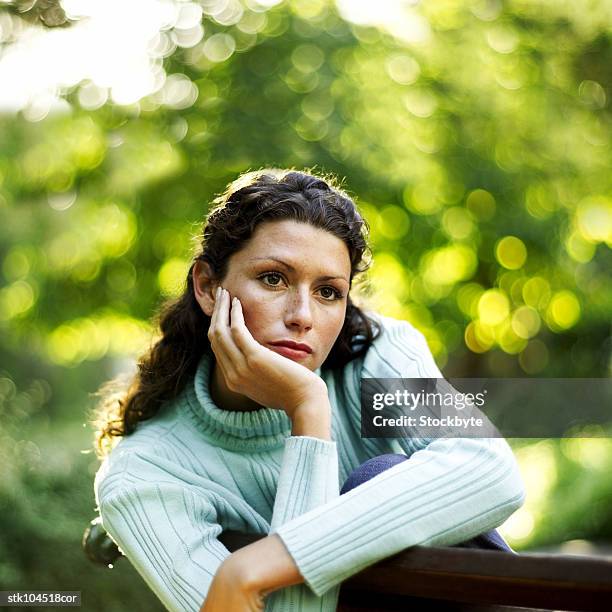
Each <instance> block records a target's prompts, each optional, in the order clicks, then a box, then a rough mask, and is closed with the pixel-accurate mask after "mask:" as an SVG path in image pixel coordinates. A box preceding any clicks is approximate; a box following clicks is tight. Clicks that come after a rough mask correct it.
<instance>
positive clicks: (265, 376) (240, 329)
mask: <svg viewBox="0 0 612 612" xmlns="http://www.w3.org/2000/svg"><path fill="white" fill-rule="evenodd" d="M208 339H209V340H210V345H211V348H212V350H213V352H214V353H215V356H216V358H217V364H218V366H219V367H220V368H221V372H222V373H223V376H224V378H225V381H226V384H227V386H228V387H229V389H230V390H231V391H235V392H237V393H241V394H243V395H246V396H247V397H249V398H251V399H252V400H254V401H255V402H257V403H258V404H261V405H262V406H266V407H269V408H276V409H280V410H284V411H285V412H286V413H287V415H288V416H289V417H290V418H292V419H293V417H294V415H295V413H296V411H298V410H299V409H300V408H301V407H303V406H305V405H307V404H312V403H313V401H315V402H316V401H321V399H325V402H326V403H327V402H328V401H329V400H328V396H327V386H326V385H325V382H324V381H323V379H321V378H320V377H319V376H317V375H316V374H315V373H314V372H311V371H310V370H309V369H308V368H306V367H305V366H303V365H300V364H299V363H296V362H295V361H292V360H291V359H288V358H286V357H283V356H282V355H279V354H278V353H276V352H274V351H273V350H271V349H269V348H267V347H265V346H263V345H262V344H260V343H259V342H257V340H255V338H253V336H252V335H251V332H250V331H249V330H248V328H247V326H246V324H245V322H244V317H243V313H242V306H241V304H240V300H238V298H234V300H233V301H232V303H231V304H230V295H229V292H228V291H227V290H225V289H222V288H221V287H219V288H218V289H217V295H216V299H215V308H214V310H213V313H212V317H211V321H210V327H209V330H208Z"/></svg>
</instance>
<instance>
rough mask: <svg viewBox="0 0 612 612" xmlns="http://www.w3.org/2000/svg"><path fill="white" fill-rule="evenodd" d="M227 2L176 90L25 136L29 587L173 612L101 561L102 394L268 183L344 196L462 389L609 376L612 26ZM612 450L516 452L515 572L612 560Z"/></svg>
mask: <svg viewBox="0 0 612 612" xmlns="http://www.w3.org/2000/svg"><path fill="white" fill-rule="evenodd" d="M214 4H215V3H213V2H208V3H203V6H204V8H205V11H204V16H203V23H204V29H203V34H202V36H201V40H199V39H198V40H196V42H195V43H193V41H191V43H189V44H188V45H187V44H185V45H184V46H181V45H180V44H179V45H177V44H174V47H172V49H173V52H172V53H167V57H165V59H164V60H163V66H164V69H165V71H166V73H167V75H169V76H168V78H167V79H166V85H165V86H164V87H163V88H162V89H160V90H159V91H158V92H156V93H154V94H151V95H148V96H146V97H144V98H142V99H141V100H139V101H138V102H134V103H132V104H123V105H120V104H117V103H114V102H113V101H112V92H109V91H108V90H105V89H104V88H103V87H100V86H98V85H96V84H95V83H92V82H87V83H83V84H81V85H80V86H77V87H73V88H70V89H69V90H68V91H67V92H66V93H65V98H66V100H67V101H68V102H69V107H67V108H68V109H69V110H68V111H66V110H65V109H64V111H63V112H59V113H56V114H53V113H51V114H49V115H48V116H44V115H43V116H36V114H35V113H32V112H29V113H28V112H27V111H24V112H23V113H20V114H18V115H9V114H6V115H5V116H1V115H0V210H1V211H2V213H3V215H2V218H3V223H2V224H1V225H0V266H1V268H0V272H1V279H2V287H1V288H0V329H1V337H0V360H1V364H2V365H1V368H2V372H1V373H0V441H1V443H0V457H1V459H2V466H3V467H4V476H5V477H4V479H3V481H2V482H1V483H0V524H1V525H2V529H1V530H0V550H1V551H7V554H4V553H3V554H1V555H0V585H2V586H6V587H7V588H8V587H9V586H10V587H11V588H13V587H21V588H25V587H28V586H29V587H33V588H34V587H35V588H51V587H56V588H58V587H60V586H61V588H65V589H69V588H74V589H77V590H78V589H81V590H82V591H83V593H84V595H83V596H84V600H85V598H88V599H89V602H88V603H87V604H86V605H87V609H98V608H100V609H102V608H104V609H106V610H108V609H117V610H122V609H132V608H134V606H138V608H140V607H142V605H147V606H151V607H152V608H153V607H154V606H155V605H156V603H155V599H154V598H152V597H151V596H150V594H149V593H148V590H147V589H146V588H145V587H144V585H142V584H140V583H139V582H136V583H135V582H134V576H135V574H134V573H133V571H132V570H131V568H129V567H128V564H127V563H122V564H121V569H120V570H119V568H116V569H115V570H113V571H112V572H106V571H105V570H104V568H102V569H98V568H94V567H93V566H91V565H90V564H89V562H88V561H87V560H86V559H85V558H84V556H83V555H82V554H81V552H80V549H79V546H80V536H81V533H82V531H83V529H84V527H85V526H86V524H87V522H88V520H90V519H91V518H93V516H95V507H94V506H95V502H94V500H93V490H92V478H93V474H94V473H95V470H96V469H97V461H96V459H95V458H94V457H93V455H92V454H91V453H90V454H84V453H79V450H85V449H88V448H90V447H91V437H92V434H91V431H90V430H88V429H87V428H86V427H84V426H83V424H84V421H85V415H86V411H87V409H88V408H90V407H91V406H92V399H91V398H90V397H89V395H88V394H89V393H91V392H92V391H94V390H95V389H96V388H97V387H98V385H99V384H100V383H101V382H102V381H104V380H106V379H107V378H109V377H110V376H112V375H114V374H115V373H116V372H117V371H119V370H120V369H121V368H122V367H124V366H125V365H126V364H129V363H130V360H131V359H133V357H134V356H136V355H138V354H139V353H141V352H142V351H144V350H145V349H146V348H147V347H148V345H149V342H150V341H151V336H152V333H154V331H155V330H152V329H151V328H150V325H149V318H150V316H151V313H152V312H153V310H154V308H155V307H156V306H157V305H158V303H159V302H160V300H162V299H164V298H166V297H169V296H173V295H176V294H177V293H179V292H181V291H182V288H183V287H184V280H185V274H186V271H187V269H188V266H189V259H190V253H191V249H192V246H193V240H194V237H196V236H197V234H198V231H199V230H200V224H201V221H202V219H203V217H204V215H205V214H206V212H207V207H208V204H209V202H210V200H211V198H212V197H213V196H214V194H216V193H218V192H219V191H220V190H222V189H223V187H224V186H225V185H226V183H227V182H229V181H230V180H232V179H234V178H235V177H236V176H237V175H238V174H239V173H240V172H243V171H245V170H248V169H255V168H259V167H262V166H279V167H296V168H304V167H310V168H313V169H314V170H315V171H317V170H320V171H325V172H332V173H334V174H336V175H337V176H339V177H342V178H345V182H344V187H345V188H346V189H347V190H348V192H349V193H350V194H351V195H353V196H354V197H355V199H356V201H357V203H358V205H359V206H360V209H361V210H362V212H363V213H364V215H365V216H366V218H367V219H368V221H369V223H370V225H371V231H372V234H371V236H372V246H373V250H374V265H373V267H372V270H371V273H370V278H369V282H368V283H366V284H364V285H363V287H356V288H355V299H356V301H358V302H359V301H360V300H364V303H367V304H369V305H371V307H374V308H376V309H377V310H379V311H380V312H383V313H385V314H388V315H390V316H395V317H398V318H402V319H407V320H409V321H411V322H412V323H413V324H414V325H415V326H416V327H418V328H419V329H420V330H421V331H422V332H423V333H424V334H425V336H426V338H427V340H428V342H429V345H430V347H431V349H432V351H433V353H434V355H435V357H436V360H437V362H438V364H439V365H440V367H441V368H443V371H444V373H445V374H446V375H447V376H478V377H484V376H497V377H504V376H525V375H529V376H544V377H601V376H604V377H606V376H609V374H610V361H609V355H610V346H611V341H610V312H611V311H612V284H611V283H610V269H611V268H612V258H611V255H610V246H611V244H612V178H611V177H612V173H611V172H610V168H612V148H611V138H610V136H611V132H612V129H611V127H612V126H611V115H610V104H609V100H610V97H611V95H612V91H611V83H612V78H611V77H612V74H611V71H612V38H611V36H610V29H609V25H610V22H611V19H612V16H611V10H610V5H609V3H607V2H590V3H588V4H582V3H570V2H555V3H550V2H544V1H543V0H540V1H531V2H527V1H525V0H513V1H508V2H500V1H496V0H489V1H487V0H473V1H468V2H455V1H451V0H446V1H443V2H427V3H421V4H417V5H415V6H411V7H407V8H406V11H407V15H408V17H407V18H406V19H405V20H404V21H399V22H398V21H397V20H394V19H393V18H392V16H391V17H389V16H387V17H388V18H387V20H386V22H385V25H379V26H375V25H371V24H358V23H354V22H352V21H351V20H349V18H348V17H347V16H344V17H343V16H341V15H340V14H339V13H338V10H337V7H336V6H335V5H334V3H332V2H326V1H308V2H306V1H305V0H304V1H297V0H295V1H290V2H282V3H280V4H278V5H277V6H272V7H271V8H269V9H267V10H264V9H263V8H262V7H261V6H259V7H258V9H257V10H255V9H254V6H255V2H254V1H251V2H245V3H244V4H242V5H240V6H241V8H242V13H240V14H239V17H238V18H237V21H235V22H233V23H230V24H228V21H227V20H226V21H223V20H221V19H220V18H218V15H217V18H215V17H214V16H213V11H212V9H211V7H212V6H213V5H214ZM268 4H273V3H268ZM344 5H346V3H342V4H340V5H339V6H340V7H341V8H342V7H343V6H344ZM344 10H346V9H344V8H343V11H344ZM384 10H385V9H384V7H383V5H381V7H380V12H381V15H380V19H381V23H382V22H383V21H384V19H383V18H384V14H383V13H384ZM7 15H8V13H7V14H5V15H4V17H5V18H6V17H7ZM343 15H344V13H343ZM10 19H16V17H10ZM117 19H121V15H118V16H117ZM352 19H353V21H356V18H355V17H353V18H352ZM3 23H6V20H5V21H4V22H3ZM170 34H171V33H170V32H165V33H164V32H163V33H162V38H163V36H165V37H166V38H165V39H163V40H166V42H167V41H168V40H170V39H171V40H174V41H175V43H176V40H177V38H176V35H175V36H174V38H172V37H171V36H170ZM109 36H110V35H109ZM160 40H162V39H160ZM158 42H159V41H158ZM192 43H193V44H192ZM159 44H161V43H159ZM0 48H1V47H0ZM577 409H579V407H577ZM611 444H612V443H611V442H610V440H609V439H607V438H606V439H601V438H600V439H576V440H567V441H562V442H560V441H555V440H545V441H539V442H534V441H529V440H527V441H516V444H515V448H516V452H517V456H518V457H519V460H520V462H521V467H522V469H523V473H524V476H525V480H526V482H527V484H528V503H527V504H526V506H525V508H524V509H522V510H521V511H519V513H517V514H516V515H515V516H514V517H513V518H512V519H511V520H510V522H509V523H508V525H505V526H504V529H502V531H503V532H504V533H505V534H506V535H507V537H508V538H509V540H510V541H511V543H513V545H514V546H515V547H516V548H518V549H520V548H526V547H528V546H534V545H544V544H550V543H555V542H560V541H563V540H566V539H586V538H592V539H596V540H598V539H610V538H612V513H611V512H610V507H611V502H612V487H611V486H609V484H608V485H606V484H605V483H606V478H605V473H606V470H609V469H610V467H611V466H612V446H611ZM607 480H608V482H609V479H607ZM585 517H588V520H585ZM6 526H8V527H9V528H8V529H7V528H6ZM111 574H112V576H111ZM75 576H76V577H77V579H75ZM136 585H139V586H140V587H141V588H138V587H137V586H136ZM95 593H97V594H98V595H96V596H95V597H94V594H95ZM102 593H104V602H103V603H102V601H95V599H96V598H100V597H101V596H102V595H101V594H102ZM109 594H110V595H109ZM145 598H148V599H145ZM143 602H146V604H144V603H143ZM84 605H85V604H84Z"/></svg>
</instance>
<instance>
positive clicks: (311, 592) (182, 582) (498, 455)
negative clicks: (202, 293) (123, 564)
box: [94, 313, 524, 612]
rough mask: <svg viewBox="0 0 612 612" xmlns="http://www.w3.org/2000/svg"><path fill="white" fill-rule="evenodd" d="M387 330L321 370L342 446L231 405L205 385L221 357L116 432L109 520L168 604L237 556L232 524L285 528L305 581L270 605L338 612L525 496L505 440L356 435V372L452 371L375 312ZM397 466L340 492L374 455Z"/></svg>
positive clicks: (178, 602)
mask: <svg viewBox="0 0 612 612" xmlns="http://www.w3.org/2000/svg"><path fill="white" fill-rule="evenodd" d="M368 314H369V315H370V316H371V317H373V318H376V319H378V320H379V321H380V322H381V324H382V326H383V331H382V334H381V336H380V337H379V338H377V339H376V340H375V341H374V343H373V344H372V346H370V348H369V349H368V351H367V353H366V354H365V356H362V357H360V358H359V359H355V360H353V361H351V362H350V363H348V364H347V365H346V366H345V367H344V368H343V369H342V370H339V371H335V372H334V371H321V369H320V368H319V369H318V370H316V373H317V374H318V375H319V376H321V377H322V378H323V379H324V380H325V382H326V384H327V388H328V391H329V398H330V402H331V407H332V441H326V440H321V439H318V438H314V437H308V436H291V422H290V420H289V418H288V417H287V415H286V414H285V413H284V412H283V411H280V410H274V409H270V408H263V409H261V410H257V411H254V412H234V411H227V410H222V409H220V408H219V407H217V406H215V404H214V403H213V401H212V400H211V397H210V395H209V391H208V384H209V377H210V374H211V372H212V368H211V366H212V363H213V359H214V357H213V356H212V354H211V353H206V354H205V355H204V357H203V358H202V360H201V361H200V364H199V366H198V370H197V372H196V375H195V378H194V380H193V381H192V382H190V383H189V384H188V385H187V386H186V388H185V389H184V391H183V392H182V393H181V394H180V395H179V396H178V397H177V398H176V399H175V400H173V401H171V402H167V403H166V404H164V405H163V407H162V409H161V411H160V412H159V413H158V414H157V415H156V416H155V417H154V418H153V419H151V420H148V421H145V422H142V423H140V424H139V426H138V428H137V430H136V431H135V432H134V433H133V434H131V435H129V436H127V437H125V438H122V439H121V440H120V442H119V443H118V444H117V446H116V447H115V448H114V449H113V450H112V452H111V453H110V455H109V456H108V457H107V458H106V459H105V460H104V462H103V463H102V465H101V466H100V469H99V471H98V473H97V474H96V478H95V483H94V490H95V496H96V502H97V504H98V507H99V511H100V515H101V517H102V523H103V525H104V527H105V528H106V530H107V531H108V532H109V534H110V535H111V536H112V538H113V539H114V540H115V541H116V542H117V544H118V545H119V547H120V549H121V550H122V551H123V553H124V554H125V555H126V556H127V557H128V559H129V560H130V561H131V563H132V564H133V565H134V567H135V568H136V570H137V571H138V572H139V573H140V574H141V575H142V577H143V578H144V580H145V581H146V582H147V584H148V585H149V586H150V588H151V589H152V590H153V591H154V592H155V593H156V595H157V596H158V597H159V599H160V600H161V601H162V602H163V603H164V605H165V606H166V607H167V608H168V609H169V610H172V611H181V612H184V611H188V610H195V611H197V610H199V609H200V606H201V605H202V603H203V601H204V599H205V596H206V593H207V590H208V587H209V585H210V583H211V581H212V579H213V576H214V575H215V572H216V570H217V568H218V566H219V565H220V564H221V562H222V561H223V560H224V559H225V557H227V556H228V555H229V554H230V553H229V551H228V550H227V549H226V548H225V546H223V545H222V544H221V543H220V542H219V540H218V539H217V536H218V535H219V534H220V533H221V531H223V530H226V529H231V530H238V531H243V532H251V533H259V534H267V533H271V532H275V533H277V534H278V535H279V536H280V537H281V539H282V540H283V542H284V543H285V545H286V546H287V549H288V550H289V552H290V554H291V556H292V557H293V559H294V560H295V562H296V564H297V566H298V568H299V570H300V572H301V574H302V575H303V576H304V579H305V584H301V585H296V586H292V587H287V588H284V589H280V590H278V591H276V592H275V593H272V594H271V595H269V596H268V598H267V603H266V610H267V611H273V612H280V611H285V610H292V611H294V612H311V611H314V610H317V611H323V612H328V611H332V610H335V609H336V606H337V599H338V591H339V587H340V583H341V581H343V580H345V579H346V578H348V577H349V576H351V575H352V574H355V573H356V572H359V571H360V570H362V569H364V568H365V567H367V566H369V565H371V564H373V563H375V562H377V561H379V560H381V559H383V558H385V557H388V556H390V555H392V554H395V553H397V552H399V551H401V550H403V549H405V548H407V547H409V546H414V545H417V544H421V545H423V544H425V545H441V546H443V545H453V544H457V543H459V542H462V541H464V540H467V539H469V538H471V537H473V536H475V535H477V534H479V533H482V532H484V531H488V530H490V529H493V528H495V527H498V526H499V525H501V524H502V523H503V522H504V521H505V520H506V519H507V518H508V517H509V516H510V515H511V514H512V513H513V512H514V511H515V510H517V509H518V508H519V507H520V506H521V505H522V503H523V500H524V488H523V483H522V480H521V477H520V474H519V470H518V466H517V464H516V460H515V458H514V456H513V453H512V450H511V449H510V447H509V446H508V443H507V442H506V441H505V440H504V439H503V438H478V439H474V438H472V439H470V438H459V437H455V438H438V439H425V438H418V437H406V438H396V439H390V438H386V439H373V438H369V439H363V438H361V437H360V418H361V416H360V415H361V412H360V378H361V377H363V378H399V377H403V378H416V377H430V378H442V374H441V373H440V371H439V369H438V368H437V366H436V364H435V362H434V360H433V357H432V355H431V352H430V351H429V348H428V346H427V343H426V341H425V338H424V337H423V335H422V334H421V333H420V332H419V331H417V330H416V329H415V328H414V327H413V326H412V325H411V324H409V323H408V322H406V321H400V320H396V319H393V318H390V317H384V316H382V315H379V314H377V313H368ZM383 453H404V454H406V455H407V456H408V457H409V460H408V461H404V462H401V463H399V464H397V465H395V466H393V467H392V468H390V469H388V470H386V471H385V472H383V473H382V474H379V475H378V476H376V477H375V478H373V479H371V480H369V481H368V482H366V483H364V484H363V485H361V486H359V487H356V488H355V489H353V490H351V491H349V492H348V493H346V494H344V495H342V496H340V495H339V488H340V486H341V484H342V483H343V482H344V480H345V479H346V478H347V476H348V475H349V473H350V472H351V471H352V470H353V469H354V468H356V467H357V466H358V465H359V464H360V463H362V462H364V461H365V460H367V459H368V458H370V457H373V456H375V455H379V454H383Z"/></svg>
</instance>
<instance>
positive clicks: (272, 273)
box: [259, 272, 281, 287]
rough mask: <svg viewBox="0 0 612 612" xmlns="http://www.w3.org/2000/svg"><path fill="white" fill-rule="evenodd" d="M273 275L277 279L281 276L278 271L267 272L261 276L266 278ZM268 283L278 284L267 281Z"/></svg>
mask: <svg viewBox="0 0 612 612" xmlns="http://www.w3.org/2000/svg"><path fill="white" fill-rule="evenodd" d="M271 276H272V277H274V278H277V279H280V278H281V275H280V274H278V273H276V272H267V273H266V274H262V275H261V276H260V277H259V278H261V279H264V278H270V277H271ZM266 284H270V285H272V286H274V287H275V286H276V285H277V283H266Z"/></svg>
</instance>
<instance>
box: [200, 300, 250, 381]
mask: <svg viewBox="0 0 612 612" xmlns="http://www.w3.org/2000/svg"><path fill="white" fill-rule="evenodd" d="M218 296H219V297H218V298H217V300H216V302H215V309H214V311H213V317H211V333H210V335H209V338H210V341H211V347H212V348H213V350H214V353H215V357H216V358H217V362H218V364H219V367H220V368H221V371H222V373H223V376H224V377H225V380H226V381H227V383H228V385H233V384H237V383H238V382H239V372H240V371H244V369H245V366H246V359H245V356H244V355H243V354H242V352H241V351H240V348H239V347H238V345H237V344H236V342H235V341H234V337H233V333H232V329H231V323H230V316H231V315H230V295H229V292H228V291H226V290H225V289H221V291H220V292H219V294H218Z"/></svg>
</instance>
